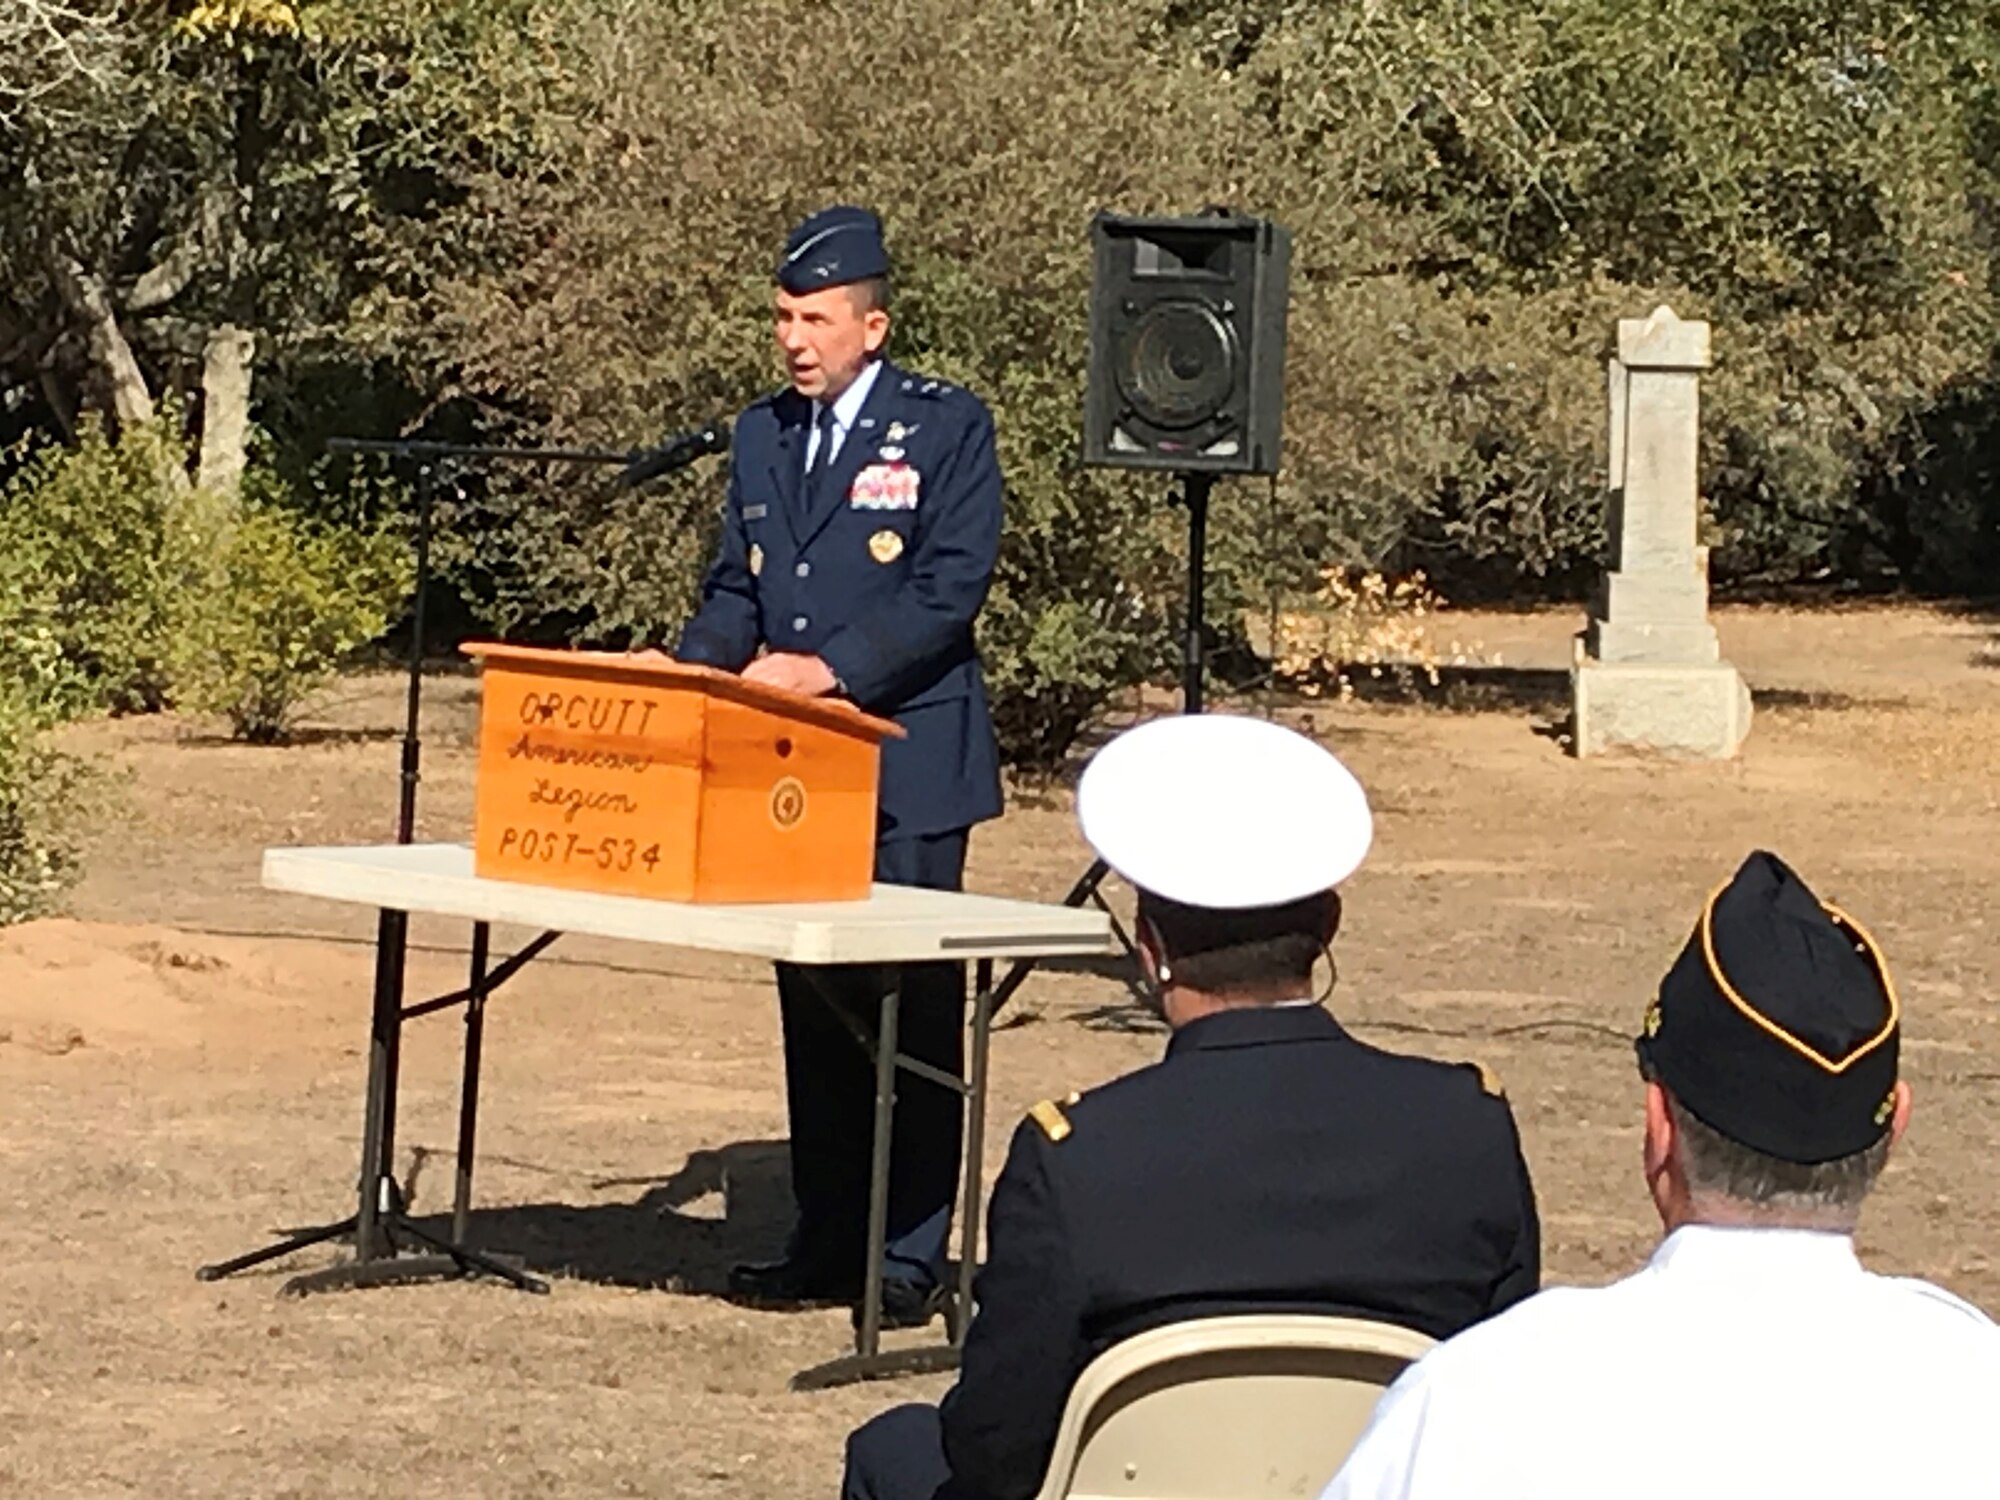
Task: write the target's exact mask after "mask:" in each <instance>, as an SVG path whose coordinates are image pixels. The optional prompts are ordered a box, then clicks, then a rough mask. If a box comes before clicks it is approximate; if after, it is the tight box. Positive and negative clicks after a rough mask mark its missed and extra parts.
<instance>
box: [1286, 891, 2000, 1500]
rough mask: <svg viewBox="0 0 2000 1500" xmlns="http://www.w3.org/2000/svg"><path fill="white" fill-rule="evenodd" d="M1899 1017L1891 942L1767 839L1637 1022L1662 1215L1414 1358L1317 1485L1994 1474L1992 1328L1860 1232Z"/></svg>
mask: <svg viewBox="0 0 2000 1500" xmlns="http://www.w3.org/2000/svg"><path fill="white" fill-rule="evenodd" d="M1900 1020H1901V1018H1900V1016H1899V1014H1898V1007H1897V1000H1896V989H1895V985H1894V983H1893V981H1892V980H1891V979H1890V976H1889V968H1888V965H1887V963H1886V962H1885V961H1884V960H1883V957H1882V954H1881V951H1880V950H1879V949H1878V948H1877V947H1876V946H1875V943H1874V940H1873V939H1871V938H1870V937H1869V936H1868V934H1867V933H1866V932H1864V931H1863V930H1862V929H1861V927H1860V926H1859V925H1858V924H1857V923H1856V922H1855V921H1854V920H1853V919H1852V918H1851V917H1849V916H1847V914H1846V913H1844V912H1842V911H1841V910H1839V909H1838V908H1837V907H1834V906H1830V905H1823V904H1822V903H1821V902H1820V901H1819V900H1818V899H1817V898H1815V897H1814V895H1813V893H1812V892H1811V891H1810V890H1808V889H1807V888H1806V886H1805V884H1804V883H1803V882H1802V881H1801V880H1800V879H1799V878H1798V876H1797V875H1795V874H1793V873H1792V871H1791V870H1790V869H1788V868H1787V867H1786V866H1785V865H1784V863H1783V862H1782V861H1780V860H1778V859H1777V858H1776V857H1774V856H1773V855H1770V854H1765V853H1758V854H1753V855H1752V856H1751V857H1750V858H1749V860H1748V861H1746V862H1745V864H1744V865H1743V867H1742V869H1740V870H1739V871H1738V872H1737V874H1736V877H1735V879H1733V880H1732V881H1730V883H1729V884H1728V885H1727V886H1725V887H1723V888H1722V889H1721V890H1719V891H1718V892H1716V893H1715V894H1714V895H1713V896H1711V897H1710V898H1709V901H1708V904H1707V905H1706V907H1704V908H1703V910H1702V913H1701V918H1700V920H1699V921H1698V922H1697V923H1696V925H1695V930H1694V933H1693V935H1692V936H1691V937H1690V938H1689V939H1688V942H1687V946H1686V947H1685V948H1684V949H1683V950H1682V952H1681V955H1680V957H1679V958H1678V959H1677V960H1676V961H1675V963H1674V965H1673V967H1672V968H1671V969H1670V970H1669V971H1668V973H1667V976H1666V978H1665V979H1664V980H1663V981H1662V982H1661V985H1660V990H1659V997H1658V999H1657V1000H1656V1001H1655V1002H1654V1003H1653V1004H1652V1005H1651V1006H1650V1007H1649V1008H1648V1009H1647V1011H1646V1016H1645V1022H1644V1026H1643V1028H1642V1032H1641V1035H1640V1036H1639V1038H1638V1040H1637V1048H1638V1054H1639V1071H1640V1074H1641V1076H1642V1078H1643V1079H1644V1081H1645V1151H1644V1163H1645V1175H1646V1186H1647V1189H1648V1191H1649V1192H1650V1193H1651V1195H1652V1199H1653V1204H1654V1207H1655V1208H1656V1209H1657V1210H1658V1212H1659V1215H1660V1220H1661V1223H1662V1224H1663V1225H1664V1227H1665V1229H1666V1238H1665V1239H1664V1240H1663V1241H1662V1243H1661V1244H1660V1247H1659V1248H1658V1250H1656V1251H1655V1252H1654V1254H1653V1257H1652V1259H1651V1260H1650V1261H1649V1262H1648V1263H1647V1265H1646V1266H1645V1267H1644V1268H1643V1269H1642V1270H1640V1271H1639V1272H1638V1273H1637V1274H1636V1275H1633V1276H1630V1277H1627V1278H1626V1279H1625V1280H1623V1281H1620V1282H1618V1283H1616V1284H1614V1285H1612V1286H1608V1287H1601V1288H1595V1289H1589V1290H1586V1289H1581V1288H1561V1289H1552V1290H1549V1291H1545V1292H1543V1293H1541V1294H1540V1295H1538V1296H1536V1297H1533V1298H1530V1299H1529V1300H1528V1301H1526V1302H1524V1303H1522V1304H1521V1305H1520V1306H1519V1307H1517V1308H1514V1309H1513V1310H1511V1311H1510V1312H1508V1313H1507V1314H1505V1315H1504V1316H1502V1317H1499V1318H1496V1319H1494V1320H1493V1321H1492V1322H1490V1323H1487V1324H1485V1325H1483V1326H1481V1327H1479V1328H1475V1329H1472V1330H1471V1331H1470V1332H1468V1333H1465V1334H1463V1335H1461V1336H1460V1337H1458V1338H1455V1339H1453V1340H1451V1341H1450V1342H1448V1343H1446V1344H1443V1345H1441V1346H1439V1347H1438V1348H1436V1349H1434V1350H1432V1351H1431V1352H1430V1353H1429V1354H1428V1355H1426V1356H1425V1357H1424V1358H1423V1359H1422V1360H1420V1361H1418V1362H1417V1363H1416V1364H1414V1365H1412V1366H1411V1367H1410V1368H1409V1369H1408V1370H1407V1371H1405V1372H1404V1374H1403V1376H1402V1378H1401V1379H1399V1380H1398V1381H1397V1382H1396V1383H1395V1385H1394V1386H1392V1387H1391V1388H1390V1389H1389V1391H1388V1393H1387V1394H1386V1395H1384V1397H1383V1398H1382V1401H1381V1404H1380V1405H1379V1406H1378V1407H1377V1408H1376V1411H1375V1417H1374V1421H1373V1423H1372V1424H1371V1425H1370V1427H1369V1429H1368V1431H1367V1432H1366V1433H1365V1434H1364V1435H1363V1437H1362V1438H1361V1441H1360V1443H1359V1444H1358V1445H1357V1446H1356V1448H1355V1450H1354V1452H1353V1454H1352V1455H1351V1456H1350V1457H1349V1459H1348V1462H1347V1463H1346V1465H1345V1466H1344V1467H1343V1468H1342V1469H1341V1472H1340V1474H1339V1476H1338V1477H1337V1478H1336V1479H1335V1480H1334V1482H1333V1484H1332V1485H1331V1487H1330V1488H1329V1489H1328V1490H1327V1492H1326V1497H1325V1500H1391V1497H1395V1500H1461V1497H1463V1500H1471V1497H1475V1496H1476V1497H1478V1500H1525V1497H1528V1496H1535V1497H1548V1500H1556V1497H1570V1496H1578V1497H1581V1496H1619V1497H1621V1500H1625V1497H1652V1496H1659V1497H1667V1496H1673V1497H1676V1500H1686V1497H1691V1496H1716V1497H1735V1496H1758V1497H1776V1496H1801V1497H1803V1496H1811V1497H1813V1500H1841V1497H1847V1496H1854V1497H1863V1496H1865V1497H1868V1500H1884V1497H1886V1496H1903V1495H1907V1496H1912V1497H1914V1496H1918V1495H1921V1496H1924V1497H1926V1500H1940V1497H1952V1496H1968V1497H1969V1496H1974V1495H1978V1496H1992V1495H1995V1494H2000V1438H1996V1416H1997V1415H2000V1330H1996V1329H1995V1327H1994V1326H1993V1324H1992V1323H1990V1322H1988V1321H1987V1319H1986V1317H1985V1315H1984V1314H1982V1313H1981V1312H1980V1311H1979V1310H1978V1309H1977V1308H1974V1307H1972V1306H1970V1305H1969V1304H1967V1303H1965V1302H1961V1301H1960V1300H1959V1299H1958V1298H1956V1297H1954V1296H1952V1295H1951V1294H1950V1293H1949V1292H1946V1291H1942V1290H1940V1289H1939V1288H1937V1287H1935V1286H1932V1285H1930V1284H1929V1283H1928V1282H1923V1281H1917V1280H1913V1279H1907V1278H1899V1277H1887V1276H1877V1275H1872V1274H1870V1273H1869V1272H1867V1271H1864V1270H1863V1269H1862V1268H1861V1264H1860V1262H1859V1261H1858V1260H1857V1259H1856V1258H1855V1254H1854V1244H1853V1238H1852V1236H1853V1233H1854V1229H1855V1224H1856V1221H1857V1219H1858V1217H1859V1215H1860V1210H1861V1203H1862V1200H1863V1199H1864V1198H1865V1197H1867V1195H1868V1193H1869V1190H1870V1189H1871V1188H1872V1187H1873V1186H1874V1185H1875V1182H1876V1179H1877V1178H1878V1177H1879V1176H1880V1175H1881V1172H1882V1168H1883V1165H1884V1163H1885V1162H1886V1160H1887V1159H1888V1155H1889V1150H1890V1147H1891V1146H1892V1145H1893V1144H1894V1143H1895V1142H1896V1140H1897V1139H1898V1138H1899V1137H1900V1136H1901V1135H1902V1133H1903V1129H1904V1126H1905V1125H1906V1124H1907V1123H1908V1121H1909V1117H1910V1089H1909V1085H1908V1084H1906V1083H1904V1082H1902V1081H1901V1080H1900V1079H1899V1078H1898V1077H1897V1050H1898V1043H1899V1038H1900Z"/></svg>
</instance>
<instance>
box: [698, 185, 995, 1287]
mask: <svg viewBox="0 0 2000 1500" xmlns="http://www.w3.org/2000/svg"><path fill="white" fill-rule="evenodd" d="M888 277H889V258H888V253H887V251H886V249H885V248H884V246H883V242H882V225H881V221H880V220H878V219H877V218H876V216H875V215H874V214H872V213H870V212H868V211H867V210H865V209H860V208H850V207H836V208H830V209H827V210H825V211H823V212H821V213H818V214H815V215H813V216H812V217H811V218H809V219H807V220H806V221H805V222H804V223H803V224H801V225H799V226H798V228H797V229H796V230H794V231H793V232H792V235H791V237H790V239H789V240H788V241H787V242H786V245H785V251H784V256H783V259H782V260H781V261H780V262H779V264H778V268H777V276H776V280H777V292H776V310H777V311H776V319H777V322H776V327H777V342H778V348H779V350H780V351H781V352H782V354H783V356H784V360H785V368H786V372H787V374H788V375H789V377H790V384H789V385H788V386H787V388H786V389H784V390H781V391H779V392H777V393H776V394H774V395H771V396H767V397H765V398H764V399H763V400H760V401H758V402H756V403H755V404H754V405H752V406H751V407H750V408H749V410H747V411H746V412H744V413H743V415H742V417H741V418H740V419H739V420H738V422H737V424H736V440H735V445H734V449H733V452H732V454H731V458H730V465H729V492H728V498H727V501H726V503H725V505H724V509H723V518H722V538H721V545H720V547H719V549H718V552H717V556H716V559H715V563H714V566H713V567H712V568H711V569H710V570H709V573H708V577H707V579H706V581H705V583H704V584H703V589H702V604H701V607H700V609H699V611H698V612H697V613H696V614H695V616H694V618H693V619H692V620H690V621H689V622H688V625H687V628H686V630H685V631H684V632H683V634H682V636H681V639H680V644H679V645H678V647H677V648H676V650H675V655H676V656H677V657H678V658H679V659H680V660H682V661H690V662H700V663H704V664H706V665H709V666H715V667H721V668H723V669H725V670H728V671H741V672H742V674H743V676H744V677H745V678H746V679H751V680H754V681H758V682H764V683H769V684H772V685H775V686H779V687H784V688H789V689H792V690H794V691H797V692H802V693H808V694H827V693H831V694H839V695H841V696H842V697H845V698H848V699H851V700H852V701H853V702H854V703H856V704H858V705H859V706H860V707H862V708H864V709H866V710H868V711H869V712H871V713H874V714H879V715H882V716H885V717H888V718H892V719H894V720H895V721H896V722H897V723H898V724H900V725H901V726H902V727H903V729H904V730H905V731H906V737H905V738H903V739H899V740H889V741H887V742H886V743H884V745H883V746H882V779H881V797H880V823H879V828H878V832H877V843H876V855H875V878H876V879H878V880H882V881H887V882H890V883H892V884H897V885H912V886H923V887H927V888H930V889H934V890H958V889H959V888H960V886H961V882H962V879H963V872H964V868H965V849H966V836H967V832H968V830H969V829H970V828H971V827H972V825H973V824H975V823H978V822H981V821H983V820H985V819H987V818H992V817H995V816H997V815H998V814H999V812H1000V772H999V754H998V750H997V748H996V746H995V743H994V738H993V727H992V721H991V719H990V717H989V714H988V711H987V705H986V690H985V685H984V682H983V680H982V678H981V676H980V670H979V657H978V653H977V651H976V650H975V648H974V645H973V632H972V624H973V619H974V617H975V616H976V615H977V614H978V613H979V609H980V606H981V604H983V603H984V601H985V598H986V591H987V586H988V583H989V582H990V580H991V577H992V573H993V564H994V559H995V556H996V554H997V551H998V548H999V542H1000V497H1001V482H1000V468H999V463H998V460H997V458H996V457H995V453H994V443H993V420H992V418H991V417H990V416H989V415H988V413H987V411H986V408H985V407H984V405H982V404H981V403H980V401H979V400H978V398H977V397H975V396H973V395H971V394H970V393H969V392H967V391H964V390H962V389H959V388H958V387H956V386H953V385H950V384H947V383H946V382H943V381H939V380H931V379H926V378H924V377H921V376H918V375H913V374H909V373H907V372H905V371H903V370H900V369H898V368H897V367H896V366H895V365H894V364H893V363H891V362H890V361H889V360H888V359H886V358H885V357H884V356H883V347H884V344H885V342H886V340H887V338H888V333H889V310H888V286H889V282H888ZM892 982H895V977H894V976H893V975H892V974H890V973H889V972H887V971H884V970H881V969H874V968H853V969H848V968H842V969H804V968H799V967H796V966H793V965H786V964H781V965H779V966H778V999H779V1010H780V1015H781V1017H782V1021H783V1026H784V1038H785V1074H786V1093H787V1100H788V1104H789V1108H790V1114H791V1156H792V1189H793V1194H794V1197H795V1199H796V1201H797V1207H798V1220H797V1224H796V1226H795V1228H794V1231H793V1234H792V1237H791V1241H790V1243H789V1245H788V1247H787V1249H786V1252H785V1254H784V1256H783V1258H782V1259H780V1260H777V1261H775V1262H771V1263H767V1264H762V1265H749V1266H739V1267H737V1268H736V1270H735V1272H733V1273H732V1276H731V1287H732V1289H733V1290H734V1291H735V1292H736V1293H738V1294H739V1295H742V1296H745V1297H749V1298H754V1299H768V1300H776V1301H819V1300H826V1301H848V1300H852V1299H853V1298H854V1297H856V1296H857V1295H858V1293H859V1290H860V1287H861V1281H862V1274H863V1270H864V1260H863V1254H864V1252H863V1241H864V1239H865V1237H866V1228H867V1217H868V1167H869V1159H870V1143H871V1137H872V1132H873V1122H874V1115H873V1100H874V1072H873V1067H872V1065H871V1063H870V1060H869V1058H868V1057H867V1056H866V1054H865V1053H864V1052H863V1051H862V1049H861V1048H859V1047H857V1046H856V1045H855V1040H854V1037H853V1035H852V1034H851V1032H850V1031H849V1029H848V1028H847V1027H846V1026H844V1025H843V1024H842V1022H841V1020H840V1017H839V1016H838V1015H837V1014H835V1008H836V1007H842V1008H845V1009H847V1010H848V1011H849V1012H850V1013H851V1014H852V1016H853V1017H855V1018H857V1019H860V1020H862V1021H864V1022H865V1023H867V1024H869V1025H871V1026H872V1025H873V1023H874V1021H875V1019H876V1016H877V1014H878V1007H879V1001H880V996H881V995H882V993H883V989H884V986H886V985H887V984H889V983H892ZM901 985H902V998H903V1005H902V1009H901V1015H900V1029H899V1035H898V1041H899V1048H900V1050H901V1051H902V1052H904V1053H905V1054H907V1055H909V1056H912V1057H915V1058H917V1059H919V1060H920V1061H923V1062H927V1063H929V1064H930V1065H931V1066H933V1067H935V1068H940V1069H942V1070H944V1071H946V1072H948V1073H953V1074H959V1073H961V1071H962V1069H963V1066H964V1032H963V1017H964V1008H965V993H964V981H963V976H962V973H961V971H960V969H959V968H958V966H957V965H954V964H925V965H911V966H909V967H907V968H906V969H904V970H903V972H902V976H901ZM962 1132H963V1100H962V1099H961V1097H960V1096H959V1095H957V1094H955V1093H953V1092H952V1091H951V1090H949V1089H946V1088H944V1087H942V1086H941V1085H939V1084H937V1083H935V1082H930V1081H926V1080H924V1079H921V1078H918V1077H915V1076H914V1075H911V1074H907V1073H906V1074H904V1075H902V1077H901V1078H900V1079H899V1080H898V1083H897V1101H896V1109H895V1127H894V1137H893V1144H892V1148H891V1158H890V1160H891V1168H892V1173H891V1181H890V1193H889V1244H888V1255H887V1265H886V1267H885V1270H886V1273H887V1285H886V1287H885V1289H884V1295H883V1306H884V1321H885V1323H886V1324H888V1325H890V1326H897V1325H907V1324H912V1323H920V1322H923V1321H926V1320H928V1318H929V1317H930V1316H931V1313H932V1311H933V1309H934V1305H935V1291H936V1288H937V1287H938V1285H939V1284H940V1282H941V1281H942V1272H943V1266H944V1257H945V1241H946V1236H947V1234H948V1232H949V1229H950V1222H951V1211H952V1200H953V1196H954V1193H955V1191H956V1186H957V1181H958V1166H959V1162H960V1160H961V1148H960V1142H961V1138H962Z"/></svg>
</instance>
